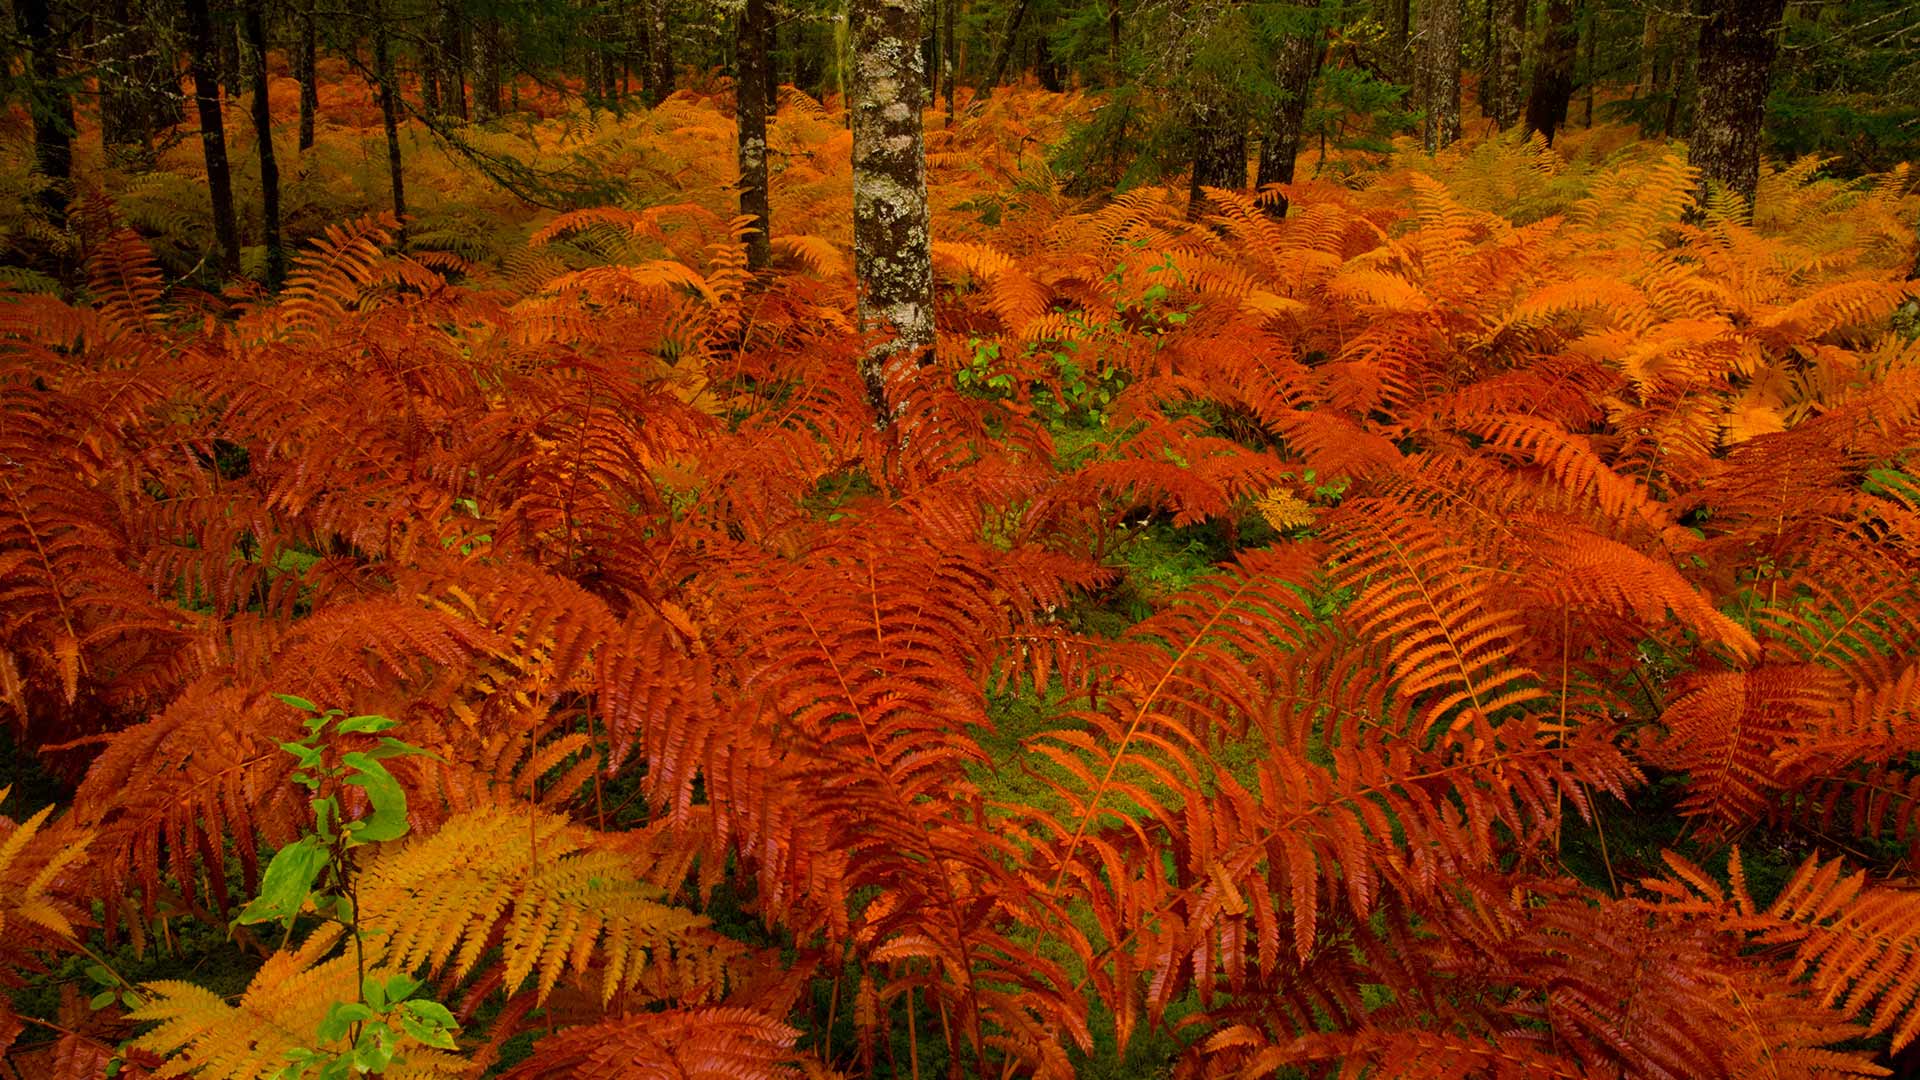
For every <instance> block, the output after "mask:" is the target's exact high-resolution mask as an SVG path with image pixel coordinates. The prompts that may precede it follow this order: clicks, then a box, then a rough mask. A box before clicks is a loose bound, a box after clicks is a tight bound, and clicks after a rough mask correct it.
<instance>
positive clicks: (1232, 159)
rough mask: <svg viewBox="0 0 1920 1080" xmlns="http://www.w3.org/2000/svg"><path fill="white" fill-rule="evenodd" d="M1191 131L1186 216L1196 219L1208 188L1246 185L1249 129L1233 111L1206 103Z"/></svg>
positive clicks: (1195, 119) (1196, 111) (1205, 199)
mask: <svg viewBox="0 0 1920 1080" xmlns="http://www.w3.org/2000/svg"><path fill="white" fill-rule="evenodd" d="M1191 134H1192V138H1193V175H1192V178H1191V182H1190V184H1189V186H1188V188H1187V217H1189V218H1192V219H1195V220H1197V219H1198V218H1199V217H1200V214H1201V212H1202V211H1203V210H1204V209H1205V207H1206V201H1207V193H1206V191H1205V189H1206V188H1210V187H1211V188H1229V189H1232V190H1236V191H1237V190H1239V189H1241V188H1244V187H1246V186H1247V129H1246V127H1245V125H1243V124H1242V123H1240V121H1239V118H1238V117H1237V116H1236V115H1235V114H1234V112H1233V111H1232V110H1230V109H1227V108H1223V107H1221V106H1217V105H1206V104H1203V105H1201V106H1199V107H1198V108H1196V109H1195V110H1194V118H1193V126H1192V132H1191Z"/></svg>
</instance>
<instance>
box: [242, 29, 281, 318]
mask: <svg viewBox="0 0 1920 1080" xmlns="http://www.w3.org/2000/svg"><path fill="white" fill-rule="evenodd" d="M264 6H265V0H241V7H240V25H241V28H242V29H243V30H244V31H245V32H246V38H247V50H246V53H247V67H248V69H249V70H248V74H249V75H250V76H251V81H252V83H253V114H252V115H253V136H254V144H255V147H256V152H257V153H258V154H259V157H260V211H261V213H260V220H261V228H262V231H263V232H264V234H265V235H264V236H263V239H264V241H265V242H266V247H267V288H269V289H272V290H274V291H276V292H277V291H279V288H280V283H281V282H282V281H284V280H285V279H286V276H287V249H286V245H285V244H284V243H283V242H282V240H281V234H280V165H279V162H278V161H277V160H276V159H275V158H274V156H273V110H272V108H271V107H270V102H269V101H268V100H267V15H266V12H265V11H264V10H262V8H263V7H264Z"/></svg>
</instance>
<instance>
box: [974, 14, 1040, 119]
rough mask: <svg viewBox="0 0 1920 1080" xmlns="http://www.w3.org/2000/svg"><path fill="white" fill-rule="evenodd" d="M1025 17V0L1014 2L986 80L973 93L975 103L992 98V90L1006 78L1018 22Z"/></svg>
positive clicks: (1018, 33)
mask: <svg viewBox="0 0 1920 1080" xmlns="http://www.w3.org/2000/svg"><path fill="white" fill-rule="evenodd" d="M1026 17H1027V0H1015V3H1014V5H1013V14H1011V15H1009V16H1007V29H1006V31H1005V32H1004V33H1002V34H1001V35H1000V48H999V49H997V50H995V51H994V54H993V67H992V68H991V69H989V71H988V73H987V80H986V81H985V82H983V83H981V84H980V89H979V90H977V91H975V92H974V95H973V99H974V100H975V101H985V100H987V99H988V98H990V97H992V96H993V91H994V88H995V87H997V86H999V85H1000V80H1001V79H1004V78H1006V77H1007V63H1008V62H1009V61H1010V60H1012V59H1013V45H1014V42H1015V41H1017V40H1018V39H1019V37H1020V22H1021V20H1023V19H1025V18H1026Z"/></svg>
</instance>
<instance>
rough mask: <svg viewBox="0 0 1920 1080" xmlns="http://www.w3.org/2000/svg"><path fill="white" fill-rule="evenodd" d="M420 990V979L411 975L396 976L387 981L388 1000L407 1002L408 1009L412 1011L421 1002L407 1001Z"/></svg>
mask: <svg viewBox="0 0 1920 1080" xmlns="http://www.w3.org/2000/svg"><path fill="white" fill-rule="evenodd" d="M418 989H420V980H419V979H416V978H414V977H413V976H411V975H395V976H393V977H391V978H389V979H388V980H387V986H386V992H387V1000H388V1001H398V1002H405V1004H406V1007H407V1008H409V1009H411V1008H413V1007H414V1006H416V1005H418V1004H419V1002H417V1001H407V999H408V998H410V997H412V996H413V992H414V991H415V990H418Z"/></svg>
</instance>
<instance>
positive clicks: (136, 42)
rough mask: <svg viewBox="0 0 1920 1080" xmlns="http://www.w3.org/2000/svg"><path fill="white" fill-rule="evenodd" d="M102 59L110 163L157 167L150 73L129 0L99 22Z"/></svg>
mask: <svg viewBox="0 0 1920 1080" xmlns="http://www.w3.org/2000/svg"><path fill="white" fill-rule="evenodd" d="M95 26H96V31H95V33H96V36H98V37H99V38H100V39H101V45H102V46H103V48H102V49H101V52H102V54H103V55H102V57H101V62H100V65H99V71H98V75H97V79H98V83H99V87H100V144H101V148H102V149H103V150H104V151H105V153H106V158H107V160H108V161H109V162H111V163H112V164H114V165H116V166H120V167H122V168H130V169H148V168H152V167H153V117H152V115H151V110H150V109H149V108H148V103H149V98H150V97H151V95H150V94H149V93H148V91H147V88H146V85H145V83H146V80H147V77H148V75H149V72H148V71H147V70H146V65H143V64H142V63H141V56H140V52H141V48H140V37H141V35H140V33H139V30H140V28H138V27H136V26H135V25H134V14H133V4H132V3H131V2H130V0H113V4H112V7H111V8H110V9H109V11H108V13H107V14H106V16H105V17H104V19H101V20H96V21H95Z"/></svg>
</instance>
